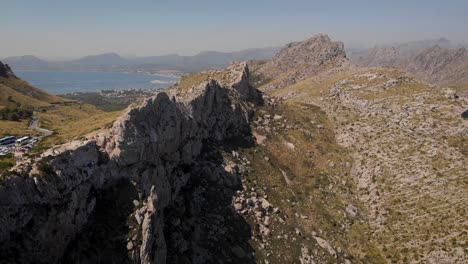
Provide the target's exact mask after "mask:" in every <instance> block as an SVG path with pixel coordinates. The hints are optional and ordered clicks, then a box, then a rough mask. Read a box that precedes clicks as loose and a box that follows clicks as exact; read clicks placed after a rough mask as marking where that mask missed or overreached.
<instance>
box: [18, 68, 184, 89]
mask: <svg viewBox="0 0 468 264" xmlns="http://www.w3.org/2000/svg"><path fill="white" fill-rule="evenodd" d="M16 75H17V76H18V77H20V78H21V79H23V80H25V81H27V82H29V83H30V84H31V85H33V86H35V87H37V88H40V89H42V90H44V91H46V92H48V93H51V94H66V93H74V92H99V91H101V90H111V89H112V90H130V89H144V90H160V89H164V88H167V87H169V86H170V85H172V84H173V83H174V82H176V81H177V80H178V79H179V78H178V77H171V76H163V75H155V74H140V73H120V72H70V71H16Z"/></svg>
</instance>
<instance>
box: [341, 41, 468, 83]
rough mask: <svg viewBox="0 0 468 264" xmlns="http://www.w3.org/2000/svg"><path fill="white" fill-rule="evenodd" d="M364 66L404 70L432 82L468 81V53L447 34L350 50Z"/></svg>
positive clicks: (352, 60) (356, 60)
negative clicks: (444, 36)
mask: <svg viewBox="0 0 468 264" xmlns="http://www.w3.org/2000/svg"><path fill="white" fill-rule="evenodd" d="M350 59H351V62H352V63H354V64H356V65H358V66H362V67H388V68H395V69H399V70H404V71H407V72H409V73H412V74H414V75H415V76H417V77H419V78H421V79H423V80H425V81H428V82H432V83H444V84H446V83H466V82H468V67H467V66H468V53H467V50H466V48H465V47H461V46H456V45H453V44H452V43H451V42H450V41H449V40H447V39H445V38H441V39H436V40H426V41H414V42H408V43H403V44H399V45H395V46H378V47H374V48H371V49H368V50H364V51H360V52H353V53H351V54H350Z"/></svg>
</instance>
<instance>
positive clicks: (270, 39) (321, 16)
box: [0, 0, 468, 58]
mask: <svg viewBox="0 0 468 264" xmlns="http://www.w3.org/2000/svg"><path fill="white" fill-rule="evenodd" d="M467 25H468V0H444V1H443V0H421V1H411V0H406V1H399V0H392V1H390V0H385V1H378V0H366V1H364V0H343V1H340V0H334V1H313V0H303V1H294V0H282V1H277V0H269V1H266V0H265V1H263V0H257V1H256V0H230V1H223V0H206V1H205V0H190V1H188V0H187V1H181V0H154V1H149V0H133V1H131V0H124V1H121V0H109V1H104V0H74V1H68V0H56V1H54V0H29V1H23V0H0V57H6V56H12V55H25V54H34V55H37V56H40V57H45V58H47V57H48V58H60V57H78V56H82V55H89V54H99V53H104V52H117V53H119V54H121V55H126V56H129V55H134V56H145V55H161V54H167V53H179V54H195V53H197V52H199V51H203V50H219V51H232V50H240V49H245V48H254V47H270V46H280V45H283V44H285V43H288V42H291V41H297V40H302V39H305V38H308V37H309V36H311V35H313V34H316V33H320V32H323V33H327V34H329V35H330V36H331V37H332V38H333V39H335V40H341V41H343V42H344V43H345V46H347V47H359V46H370V45H374V44H379V43H395V42H400V41H407V40H418V39H428V38H439V37H447V38H449V39H451V40H452V41H454V42H458V43H468V26H467Z"/></svg>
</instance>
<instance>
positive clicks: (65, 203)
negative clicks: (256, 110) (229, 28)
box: [0, 64, 261, 263]
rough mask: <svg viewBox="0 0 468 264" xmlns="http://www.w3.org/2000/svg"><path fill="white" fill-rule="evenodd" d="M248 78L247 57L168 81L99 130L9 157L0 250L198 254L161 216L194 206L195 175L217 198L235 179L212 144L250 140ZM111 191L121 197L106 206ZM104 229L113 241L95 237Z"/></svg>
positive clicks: (5, 256) (0, 194) (77, 255)
mask: <svg viewBox="0 0 468 264" xmlns="http://www.w3.org/2000/svg"><path fill="white" fill-rule="evenodd" d="M248 78H249V72H248V69H247V67H246V65H245V64H239V65H237V66H236V67H233V68H232V71H231V72H230V76H229V79H228V80H226V81H227V83H226V84H225V85H220V83H218V82H217V81H216V80H209V81H203V82H202V83H200V84H196V85H194V86H192V87H191V89H192V90H193V91H192V92H191V93H190V94H189V95H177V92H175V91H177V89H176V88H175V89H174V90H173V91H169V93H170V95H168V94H166V93H164V92H162V93H159V94H158V95H156V96H154V97H151V98H148V99H146V100H145V101H144V103H143V104H142V105H140V106H138V107H134V108H131V109H129V110H128V111H127V113H126V114H124V115H123V116H121V117H120V118H119V119H118V120H117V121H116V122H115V123H114V124H113V126H112V128H110V129H109V130H108V131H101V132H99V133H97V134H95V135H94V136H93V137H92V138H91V139H88V140H83V141H74V142H71V143H68V144H65V145H62V146H60V147H57V148H55V149H52V150H49V151H46V152H45V153H44V154H43V155H42V157H41V158H40V159H38V160H36V161H34V162H33V163H32V165H24V166H18V167H17V168H16V171H13V172H11V173H10V175H9V176H8V177H7V178H6V179H4V180H3V182H2V185H1V187H0V203H1V204H0V211H1V212H2V213H1V214H0V225H1V226H2V229H0V255H1V256H0V258H1V259H2V260H5V261H12V262H21V263H57V262H59V261H73V262H77V261H78V262H94V263H95V262H96V261H97V260H98V259H99V260H100V261H104V262H118V263H124V262H125V261H124V260H125V259H126V258H120V257H121V256H122V255H123V256H126V255H127V250H128V251H129V254H130V256H131V261H132V262H134V263H165V261H166V260H167V257H168V251H171V250H174V249H176V248H179V247H177V245H175V244H173V243H184V245H185V247H186V250H189V248H190V252H191V254H190V256H198V255H200V254H199V253H200V252H204V249H203V246H202V245H201V243H202V239H201V238H197V237H195V238H193V239H192V240H188V241H186V240H184V239H182V238H181V239H178V240H177V239H176V242H174V238H173V237H167V236H168V235H169V236H177V234H178V233H177V232H175V231H171V232H169V230H168V228H169V226H171V225H170V224H169V223H172V222H173V221H178V222H180V217H184V215H188V211H189V210H190V215H192V216H193V215H196V214H197V212H198V211H199V210H200V208H198V209H197V206H198V207H199V206H200V205H201V204H202V203H201V202H198V201H197V193H196V190H198V189H199V188H204V187H203V184H200V183H199V182H200V181H202V182H205V181H206V180H207V179H211V182H215V183H217V184H219V185H221V186H223V188H222V189H221V190H222V192H221V193H220V194H218V195H221V194H223V196H222V197H229V195H230V193H231V192H234V191H235V190H236V188H239V186H240V178H239V177H238V175H237V174H236V173H235V171H232V170H228V171H226V170H225V168H224V165H223V161H222V159H221V160H220V159H219V156H220V155H219V151H220V148H219V147H217V148H213V147H212V146H215V145H216V146H222V145H223V144H224V142H226V141H229V140H231V139H234V138H241V139H244V141H246V142H251V140H250V138H251V137H250V127H249V118H250V116H251V114H252V109H253V106H254V105H255V104H257V103H260V102H261V95H260V93H259V92H258V91H256V90H255V89H254V88H253V87H251V86H250V84H249V83H248ZM182 190H184V191H182ZM116 194H118V195H117V196H113V195H116ZM225 195H227V196H225ZM112 197H114V198H115V197H118V199H120V200H119V201H120V202H121V204H119V206H116V207H115V208H114V209H115V210H111V209H110V208H112V206H111V204H113V202H115V199H113V198H112ZM222 197H221V198H222ZM221 198H220V200H222V199H221ZM186 199H188V200H186ZM104 201H106V202H104ZM109 201H111V202H109ZM179 203H182V204H183V205H180V204H179ZM169 208H173V209H174V210H177V212H176V213H175V211H174V210H169ZM185 210H187V211H185ZM184 212H185V213H184ZM128 219H130V220H128ZM177 219H179V220H177ZM127 220H128V221H130V223H132V224H131V225H130V227H125V228H128V230H124V229H125V228H124V227H123V224H122V223H121V222H127ZM111 223H113V224H111ZM204 224H206V223H204ZM97 226H100V227H101V228H99V229H93V228H96V227H97ZM172 226H174V225H172ZM201 226H202V223H193V224H192V226H191V227H190V228H191V229H192V230H194V231H193V232H196V230H197V229H198V228H201ZM122 228H123V229H122ZM173 228H174V229H175V230H177V227H173ZM119 230H120V231H122V232H119ZM168 232H169V233H168ZM188 233H190V232H184V235H187V234H188ZM122 235H123V236H124V238H122ZM104 237H105V238H106V240H105V241H109V240H111V241H114V242H113V243H112V244H113V245H108V244H105V245H104V244H102V243H100V242H99V241H94V240H95V239H98V238H100V239H103V238H104ZM93 241H94V242H93ZM168 241H173V242H168ZM171 243H172V244H171ZM91 247H92V248H93V250H89V248H91ZM179 250H180V249H179ZM85 251H86V252H88V253H87V254H81V253H83V252H85ZM201 255H207V254H201ZM208 255H209V254H208ZM194 258H195V257H194ZM199 261H200V260H199Z"/></svg>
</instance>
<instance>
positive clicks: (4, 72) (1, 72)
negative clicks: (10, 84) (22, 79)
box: [0, 61, 18, 79]
mask: <svg viewBox="0 0 468 264" xmlns="http://www.w3.org/2000/svg"><path fill="white" fill-rule="evenodd" d="M0 76H1V77H5V78H15V79H17V78H18V77H16V75H15V74H14V73H13V71H12V70H11V68H10V66H8V64H3V63H2V62H1V61H0Z"/></svg>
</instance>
